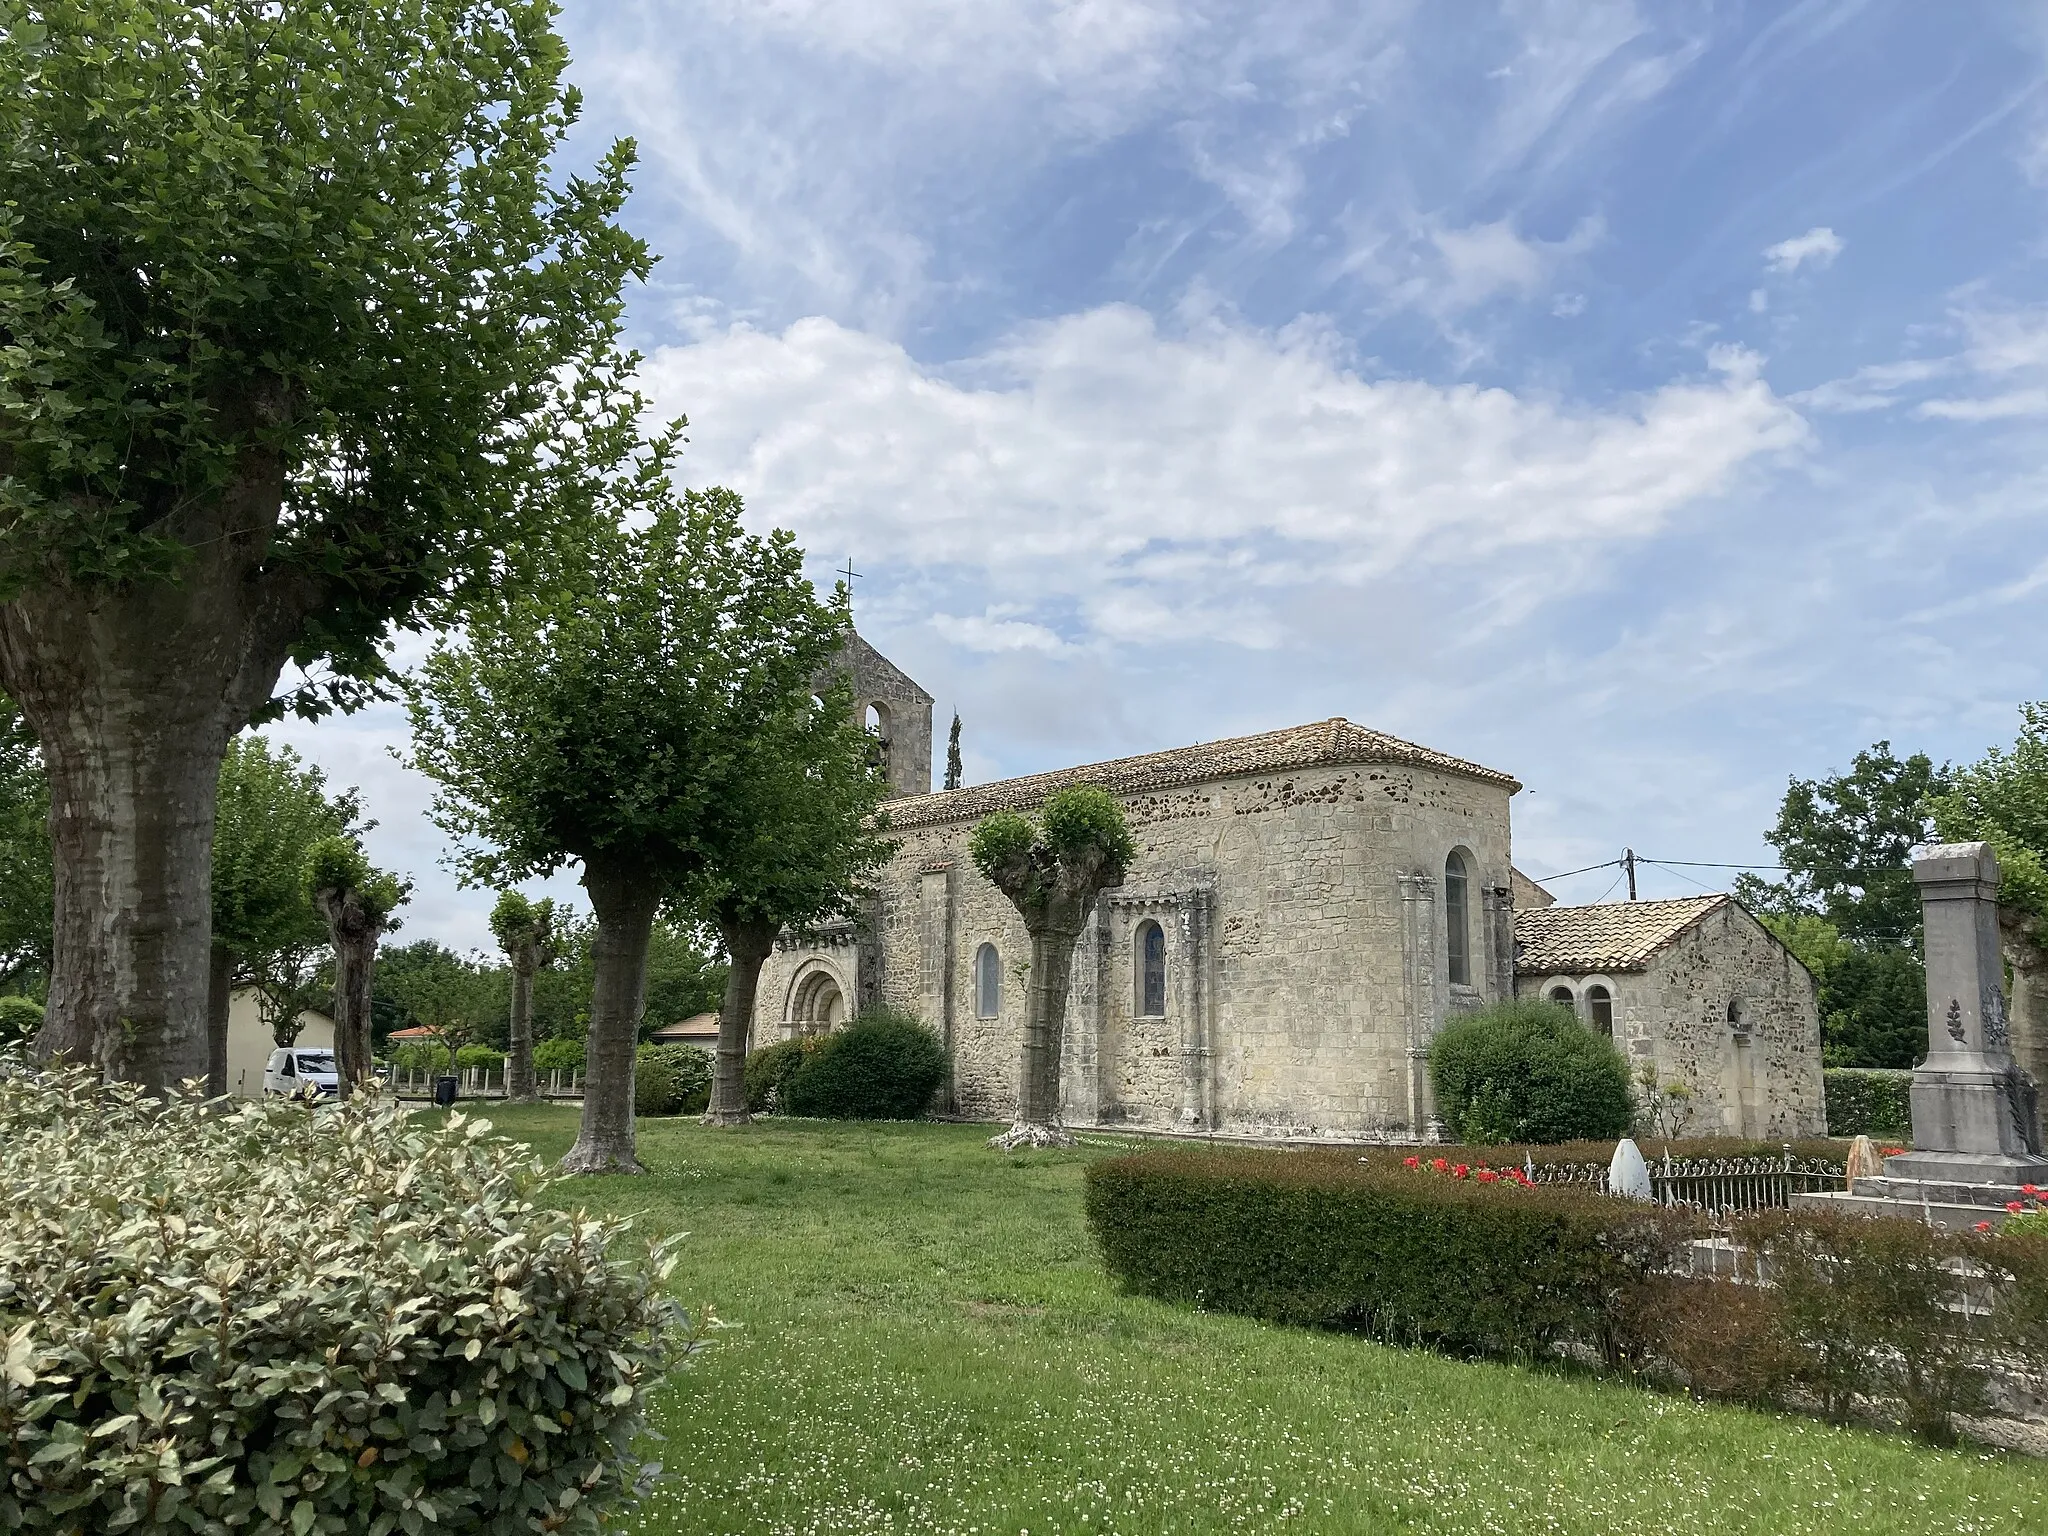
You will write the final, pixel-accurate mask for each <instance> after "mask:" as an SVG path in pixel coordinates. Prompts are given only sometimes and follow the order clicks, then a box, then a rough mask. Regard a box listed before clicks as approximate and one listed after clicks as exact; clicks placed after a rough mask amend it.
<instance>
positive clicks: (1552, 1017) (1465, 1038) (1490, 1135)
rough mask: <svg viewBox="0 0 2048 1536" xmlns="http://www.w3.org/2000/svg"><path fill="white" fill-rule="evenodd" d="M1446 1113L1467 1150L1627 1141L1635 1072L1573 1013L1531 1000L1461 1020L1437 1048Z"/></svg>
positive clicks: (1434, 1070) (1433, 1064)
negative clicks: (1511, 1143) (1510, 1143)
mask: <svg viewBox="0 0 2048 1536" xmlns="http://www.w3.org/2000/svg"><path fill="white" fill-rule="evenodd" d="M1429 1076H1430V1081H1431V1082H1432V1083H1433V1084H1434V1085H1435V1088H1436V1104H1437V1113H1438V1114H1440V1115H1441V1116H1442V1117H1443V1120H1444V1124H1445V1125H1446V1126H1448V1127H1449V1128H1450V1131H1451V1134H1452V1135H1453V1136H1455V1137H1457V1138H1458V1139H1459V1140H1461V1141H1468V1142H1477V1143H1482V1144H1485V1143H1496V1142H1507V1141H1523V1142H1556V1141H1575V1140H1579V1139H1581V1138H1587V1139H1591V1138H1600V1137H1610V1138H1611V1137H1617V1136H1625V1135H1627V1134H1628V1128H1629V1121H1630V1119H1631V1118H1632V1117H1633V1115H1634V1111H1635V1106H1634V1102H1633V1100H1632V1098H1631V1096H1630V1093H1629V1078H1628V1063H1627V1062H1626V1061H1625V1060H1623V1059H1622V1054H1621V1052H1620V1051H1618V1050H1616V1049H1615V1048H1614V1045H1613V1043H1612V1042H1611V1041H1608V1040H1605V1039H1603V1038H1601V1037H1600V1036H1598V1035H1596V1034H1594V1033H1593V1032H1592V1031H1591V1030H1589V1029H1587V1028H1586V1027H1585V1026H1584V1025H1582V1024H1580V1023H1579V1021H1578V1019H1577V1018H1575V1017H1574V1016H1573V1014H1572V1012H1571V1010H1570V1009H1568V1008H1560V1007H1559V1006H1558V1005H1557V1004H1555V1003H1542V1002H1535V1001H1530V1000H1522V1001H1517V1002H1509V1003H1497V1004H1495V1005H1494V1006H1493V1007H1491V1008H1484V1009H1481V1010H1479V1011H1478V1012H1477V1013H1468V1014H1465V1015H1463V1016H1462V1017H1460V1018H1456V1019H1453V1020H1452V1021H1451V1022H1450V1023H1448V1024H1446V1025H1445V1026H1444V1027H1443V1029H1442V1030H1441V1031H1440V1032H1439V1033H1438V1035H1437V1037H1436V1040H1435V1041H1434V1042H1433V1043H1432V1044H1431V1046H1430V1048H1429Z"/></svg>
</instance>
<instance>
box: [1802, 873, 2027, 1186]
mask: <svg viewBox="0 0 2048 1536" xmlns="http://www.w3.org/2000/svg"><path fill="white" fill-rule="evenodd" d="M1913 880H1914V883H1915V884H1917V885H1918V886H1919V888H1920V910H1921V913H1922V915H1923V917H1924V918H1925V920H1926V958H1927V1059H1926V1060H1925V1061H1924V1062H1922V1063H1921V1064H1920V1065H1919V1066H1917V1067H1915V1068H1914V1069H1913V1150H1912V1151H1910V1152H1902V1153H1899V1154H1898V1155H1897V1156H1894V1157H1888V1158H1886V1159H1885V1163H1884V1172H1883V1173H1882V1174H1880V1175H1878V1176H1877V1177H1875V1178H1863V1179H1857V1180H1856V1181H1855V1183H1854V1186H1853V1187H1852V1188H1851V1189H1850V1190H1849V1192H1848V1193H1847V1194H1840V1195H1804V1196H1801V1195H1795V1196H1794V1197H1793V1203H1794V1204H1795V1205H1815V1206H1822V1207H1831V1208H1834V1209H1837V1210H1845V1209H1846V1210H1854V1211H1858V1212H1861V1213H1864V1214H1868V1215H1873V1216H1877V1215H1886V1216H1894V1215H1895V1216H1915V1217H1924V1218H1925V1219H1927V1220H1930V1221H1935V1222H1938V1223H1940V1224H1941V1225H1943V1226H1963V1225H1974V1224H1975V1223H1977V1222H1979V1221H1984V1220H1990V1221H1994V1222H1995V1221H2000V1220H2003V1219H2004V1216H2005V1207H2006V1203H2007V1202H2008V1201H2010V1200H2017V1199H2018V1198H2020V1186H2021V1185H2022V1184H2048V1157H2043V1156H2042V1155H2041V1137H2040V1130H2039V1125H2038V1120H2037V1115H2036V1105H2035V1090H2034V1084H2033V1082H2032V1081H2031V1080H2030V1079H2029V1078H2028V1077H2027V1075H2026V1074H2025V1073H2024V1072H2022V1071H2021V1070H2020V1069H2019V1066H2018V1064H2017V1063H2016V1062H2014V1060H2013V1057H2012V1042H2011V1038H2010V1035H2009V1033H2008V1031H2007V1027H2006V1011H2005V967H2004V964H2003V962H2002V960H2001V958H2000V954H1999V948H1998V860H1997V859H1996V857H1994V856H1993V854H1992V852H1991V847H1990V845H1989V844H1987V843H1944V844H1941V845H1939V846H1937V847H1932V848H1923V849H1921V850H1920V851H1919V852H1918V853H1917V854H1916V856H1915V857H1914V859H1913Z"/></svg>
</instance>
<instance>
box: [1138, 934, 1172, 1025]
mask: <svg viewBox="0 0 2048 1536" xmlns="http://www.w3.org/2000/svg"><path fill="white" fill-rule="evenodd" d="M1132 957H1133V958H1134V959H1135V960H1136V962H1137V967H1136V969H1137V973H1138V977H1137V979H1138V996H1137V999H1136V1001H1137V1005H1138V1007H1137V1013H1138V1017H1139V1018H1141V1019H1163V1018H1165V1017H1166V935H1165V933H1164V932H1162V931H1161V929H1160V927H1159V925H1158V924H1157V923H1155V922H1152V921H1150V920H1149V919H1148V920H1147V921H1145V922H1142V923H1140V924H1138V933H1137V941H1136V943H1135V944H1134V945H1133V951H1132Z"/></svg>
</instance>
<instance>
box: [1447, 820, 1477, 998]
mask: <svg viewBox="0 0 2048 1536" xmlns="http://www.w3.org/2000/svg"><path fill="white" fill-rule="evenodd" d="M1470 870H1471V866H1470V865H1469V864H1468V863H1466V861H1465V855H1464V854H1463V853H1462V852H1459V851H1457V850H1455V849H1453V850H1452V852H1451V856H1450V857H1449V858H1447V859H1445V860H1444V955H1445V957H1446V958H1447V959H1448V961H1449V970H1450V973H1451V985H1452V986H1454V987H1469V986H1471V985H1472V915H1471V884H1472V881H1471V876H1470Z"/></svg>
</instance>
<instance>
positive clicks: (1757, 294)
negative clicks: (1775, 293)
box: [1749, 288, 1771, 315]
mask: <svg viewBox="0 0 2048 1536" xmlns="http://www.w3.org/2000/svg"><path fill="white" fill-rule="evenodd" d="M1770 307H1771V296H1770V294H1768V293H1766V292H1765V291H1764V290H1763V289H1761V288H1752V289H1750V290H1749V312H1750V313H1751V314H1752V315H1760V314H1762V313H1763V312H1764V311H1765V310H1767V309H1769V308H1770Z"/></svg>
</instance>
